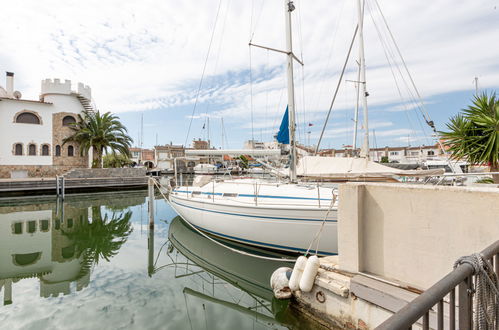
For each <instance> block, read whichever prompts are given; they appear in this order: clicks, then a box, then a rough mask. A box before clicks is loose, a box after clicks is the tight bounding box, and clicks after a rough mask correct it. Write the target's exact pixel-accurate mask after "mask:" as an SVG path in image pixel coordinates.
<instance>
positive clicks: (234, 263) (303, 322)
mask: <svg viewBox="0 0 499 330" xmlns="http://www.w3.org/2000/svg"><path fill="white" fill-rule="evenodd" d="M151 232H152V230H151ZM168 240H169V243H170V245H169V246H168V248H167V254H168V255H169V256H170V258H171V260H172V264H169V265H165V266H173V267H175V277H176V278H178V277H185V276H192V277H196V278H197V279H198V280H199V279H200V280H201V281H203V282H204V283H203V284H202V285H200V287H202V288H203V290H202V291H199V290H195V289H192V288H189V287H185V288H184V289H183V292H184V294H185V295H188V296H191V297H196V298H199V299H201V300H202V301H203V302H212V303H215V304H218V305H222V306H224V307H226V308H230V309H232V310H236V311H239V312H241V313H243V314H246V315H250V316H251V317H254V318H255V319H256V320H257V321H258V322H260V323H264V324H266V325H270V324H273V325H280V326H285V327H290V328H300V329H302V328H311V327H312V326H311V325H310V322H311V321H310V320H308V319H304V318H302V317H301V316H300V314H298V313H296V312H291V311H290V306H289V304H288V302H289V301H287V300H284V301H280V300H277V299H275V298H273V292H272V289H271V287H270V276H271V275H272V273H273V272H274V270H276V269H277V268H278V267H284V266H286V267H290V265H292V263H289V262H285V261H273V260H266V259H261V258H256V257H252V256H248V255H243V254H240V253H237V252H233V251H231V250H229V249H227V248H225V247H223V246H220V245H218V244H216V243H215V242H212V241H210V240H209V239H207V238H206V237H204V236H202V235H200V234H199V233H197V232H196V231H194V230H193V229H191V228H190V227H189V225H188V224H186V223H185V222H184V220H182V218H181V217H176V218H174V219H173V220H172V222H171V223H170V228H169V232H168ZM223 243H224V244H230V243H228V242H226V241H224V242H223ZM238 248H241V249H242V248H243V247H242V246H240V247H238ZM245 249H246V250H247V252H251V253H254V254H259V255H265V256H271V257H282V255H278V254H275V253H274V254H269V252H268V251H265V250H258V249H253V248H251V251H248V247H245ZM150 253H154V252H152V251H150ZM152 259H153V258H152V257H150V258H149V260H152ZM165 266H162V267H165ZM162 267H157V268H155V267H154V265H151V264H150V265H149V270H152V269H154V271H158V270H160V269H161V268H162ZM227 283H229V284H230V285H228V284H227ZM314 327H315V325H314Z"/></svg>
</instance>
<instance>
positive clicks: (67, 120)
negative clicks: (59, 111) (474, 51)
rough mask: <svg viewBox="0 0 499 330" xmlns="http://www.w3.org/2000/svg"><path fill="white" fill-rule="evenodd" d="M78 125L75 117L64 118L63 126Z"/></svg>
mask: <svg viewBox="0 0 499 330" xmlns="http://www.w3.org/2000/svg"><path fill="white" fill-rule="evenodd" d="M73 124H76V119H75V117H73V116H66V117H64V118H62V126H72V125H73Z"/></svg>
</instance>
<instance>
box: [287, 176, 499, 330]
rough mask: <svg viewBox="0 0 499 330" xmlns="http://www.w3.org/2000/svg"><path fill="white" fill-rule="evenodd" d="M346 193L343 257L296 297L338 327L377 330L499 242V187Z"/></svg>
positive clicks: (387, 187) (388, 187)
mask: <svg viewBox="0 0 499 330" xmlns="http://www.w3.org/2000/svg"><path fill="white" fill-rule="evenodd" d="M339 196H340V203H339V213H338V219H339V220H338V236H339V241H338V250H339V256H336V257H327V258H321V269H320V270H319V273H318V275H317V277H316V279H315V285H314V288H313V289H312V291H311V292H309V293H302V292H300V291H297V292H295V293H294V298H295V300H296V303H297V306H298V308H299V309H300V310H302V311H303V312H305V313H307V314H309V315H312V316H314V317H316V318H318V319H323V320H327V321H328V322H329V324H331V325H334V326H338V327H343V328H347V329H374V328H375V327H376V326H378V325H380V324H381V323H382V322H383V321H385V320H386V319H387V318H388V317H390V316H391V315H393V314H394V313H395V312H397V311H399V310H400V309H401V308H402V307H403V306H405V305H406V304H407V303H408V302H410V301H412V300H413V299H415V298H416V297H417V296H418V295H419V294H420V293H421V292H423V291H424V290H426V289H428V288H429V287H431V286H432V285H433V284H434V283H436V282H437V281H438V280H440V279H441V278H442V277H443V276H445V275H446V274H447V273H449V272H450V271H451V270H452V269H453V264H454V262H455V261H456V260H457V259H458V258H459V257H461V256H464V255H470V254H472V253H475V252H478V251H481V250H482V249H483V248H485V247H487V246H488V245H490V244H492V243H493V242H495V241H496V240H498V239H499V217H498V214H499V202H498V201H499V189H497V188H487V187H479V188H475V187H473V188H466V187H440V186H423V185H406V184H386V183H347V184H343V185H340V194H339ZM322 239H327V238H326V237H323V238H322ZM447 303H448V302H445V303H444V304H447ZM445 308H446V309H447V308H448V307H445ZM447 317H448V315H445V316H444V318H447ZM429 325H430V328H436V325H437V318H436V314H435V313H434V312H430V315H429Z"/></svg>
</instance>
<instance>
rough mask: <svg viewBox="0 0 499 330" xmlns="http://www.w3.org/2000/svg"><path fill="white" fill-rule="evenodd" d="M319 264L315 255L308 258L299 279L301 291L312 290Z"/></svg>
mask: <svg viewBox="0 0 499 330" xmlns="http://www.w3.org/2000/svg"><path fill="white" fill-rule="evenodd" d="M319 266H320V263H319V258H318V257H317V256H311V257H310V258H308V260H307V264H306V265H305V269H304V270H303V275H302V277H301V279H300V290H301V291H302V292H310V291H311V290H312V287H313V286H314V281H315V276H316V275H317V271H318V270H319Z"/></svg>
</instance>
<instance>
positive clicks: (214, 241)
mask: <svg viewBox="0 0 499 330" xmlns="http://www.w3.org/2000/svg"><path fill="white" fill-rule="evenodd" d="M153 182H154V185H155V186H156V187H157V188H158V191H159V192H160V194H161V196H163V198H164V199H165V201H166V202H167V203H168V204H169V205H170V206H171V207H172V208H173V206H172V205H171V203H170V200H169V199H168V198H167V197H166V196H165V194H163V192H162V191H161V186H160V184H159V183H158V182H157V181H156V180H154V179H153ZM184 222H185V223H187V224H188V225H189V226H190V227H191V228H192V229H194V230H195V231H196V232H198V233H199V234H200V235H202V236H203V237H205V238H207V239H209V240H210V241H212V242H213V243H215V244H218V245H220V246H222V247H224V248H226V249H229V250H230V251H232V252H236V253H239V254H242V255H246V256H250V257H254V258H259V259H264V260H271V261H281V262H296V258H292V259H291V258H273V257H265V256H261V255H258V254H253V253H249V252H245V251H241V250H238V249H234V248H232V247H230V246H227V245H225V244H223V243H220V242H219V241H217V240H215V239H213V238H211V237H210V236H208V235H207V234H205V233H204V232H202V231H201V230H199V229H198V228H197V227H196V226H194V225H193V224H192V223H190V222H189V221H187V220H186V221H184Z"/></svg>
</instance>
